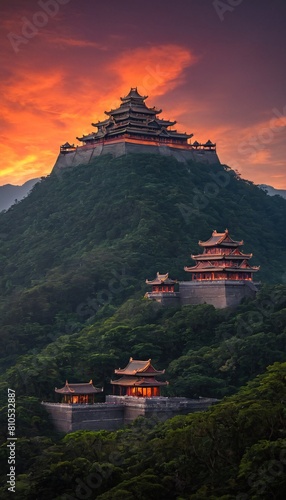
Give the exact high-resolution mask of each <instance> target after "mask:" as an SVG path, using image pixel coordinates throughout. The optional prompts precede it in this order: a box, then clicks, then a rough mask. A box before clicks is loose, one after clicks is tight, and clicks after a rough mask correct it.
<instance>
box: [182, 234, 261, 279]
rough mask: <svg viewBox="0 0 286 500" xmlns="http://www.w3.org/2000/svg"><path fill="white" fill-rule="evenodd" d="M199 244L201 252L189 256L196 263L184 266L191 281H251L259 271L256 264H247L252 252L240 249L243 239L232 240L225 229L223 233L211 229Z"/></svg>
mask: <svg viewBox="0 0 286 500" xmlns="http://www.w3.org/2000/svg"><path fill="white" fill-rule="evenodd" d="M199 245H200V246H201V247H203V249H204V250H203V253H202V254H198V255H192V256H191V257H192V259H193V260H195V261H196V265H195V266H193V267H185V268H184V269H185V271H187V272H189V273H192V280H193V281H209V280H211V281H217V280H234V281H237V280H248V281H252V280H253V273H255V272H257V271H259V267H258V266H251V265H250V264H249V259H251V257H252V254H245V253H243V252H242V251H241V250H240V247H241V246H242V245H243V241H235V240H233V239H232V238H231V237H230V235H229V232H228V230H227V229H226V230H225V231H224V232H223V233H217V231H213V233H212V236H211V238H210V239H209V240H207V241H204V242H203V241H199Z"/></svg>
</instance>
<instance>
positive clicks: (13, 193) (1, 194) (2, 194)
mask: <svg viewBox="0 0 286 500" xmlns="http://www.w3.org/2000/svg"><path fill="white" fill-rule="evenodd" d="M38 180H39V179H37V178H36V179H30V180H29V181H27V182H25V183H24V184H22V186H14V185H13V184H4V186H0V212H2V210H8V208H10V207H11V205H13V204H14V203H15V201H16V200H17V201H20V200H22V199H23V198H24V197H25V196H27V194H28V193H29V192H30V191H31V189H32V188H33V186H34V185H35V184H36V182H38Z"/></svg>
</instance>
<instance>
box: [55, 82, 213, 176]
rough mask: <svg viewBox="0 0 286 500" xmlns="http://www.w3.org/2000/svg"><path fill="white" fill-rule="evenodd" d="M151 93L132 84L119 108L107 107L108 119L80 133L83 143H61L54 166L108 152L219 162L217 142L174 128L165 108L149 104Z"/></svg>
mask: <svg viewBox="0 0 286 500" xmlns="http://www.w3.org/2000/svg"><path fill="white" fill-rule="evenodd" d="M147 97H148V96H142V95H140V94H139V92H138V90H137V87H134V88H131V89H130V91H129V93H128V94H127V95H126V96H125V97H121V98H120V100H121V103H120V105H119V106H118V107H117V108H115V109H111V110H109V111H105V114H106V115H107V118H106V119H105V120H103V121H97V122H95V123H92V124H91V125H92V126H93V127H95V129H96V130H95V131H92V132H90V133H88V134H86V135H85V134H84V135H82V136H80V137H77V140H78V141H79V143H80V145H79V146H74V144H70V143H69V142H66V143H65V144H63V145H62V146H60V154H59V156H58V158H57V161H56V164H55V166H54V170H55V171H58V170H61V169H64V168H68V167H73V166H77V165H81V164H82V165H84V164H87V163H90V161H91V160H93V159H94V158H95V157H97V156H101V155H104V154H112V155H113V156H115V157H118V156H122V155H124V154H129V153H151V154H160V155H165V156H174V157H175V158H176V159H177V160H178V161H180V162H186V161H187V160H193V161H197V162H202V163H208V164H213V163H219V159H218V156H217V153H216V144H215V143H213V142H212V141H210V140H208V141H207V142H206V143H202V142H201V143H199V142H198V141H195V142H194V143H192V142H191V138H192V137H193V133H186V132H179V131H177V130H176V129H174V128H172V127H174V125H175V124H176V121H175V120H165V119H163V118H161V117H160V116H159V115H160V114H161V112H162V110H161V109H157V108H156V107H152V108H149V107H148V106H147V105H146V102H145V101H146V99H147Z"/></svg>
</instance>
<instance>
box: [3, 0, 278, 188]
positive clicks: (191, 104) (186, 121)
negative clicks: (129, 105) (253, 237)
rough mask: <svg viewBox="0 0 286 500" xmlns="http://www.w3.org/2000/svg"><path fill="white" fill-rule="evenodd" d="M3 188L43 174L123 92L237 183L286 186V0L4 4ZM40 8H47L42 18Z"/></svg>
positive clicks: (49, 0)
mask: <svg viewBox="0 0 286 500" xmlns="http://www.w3.org/2000/svg"><path fill="white" fill-rule="evenodd" d="M0 9H1V23H0V24H1V36H0V43H1V56H0V57H1V69H2V71H1V75H2V76H1V83H0V85H1V89H0V90H1V92H0V96H1V97H0V99H1V101H2V102H1V118H0V125H1V142H0V144H1V146H0V147H1V158H2V162H1V169H0V184H5V183H7V182H11V183H22V182H23V181H25V180H27V179H29V178H32V177H37V176H40V175H46V174H48V173H49V172H50V171H51V169H52V167H53V164H54V162H55V159H56V157H57V154H58V150H59V146H60V144H62V143H64V142H66V141H69V142H76V136H80V135H82V134H83V133H88V132H90V131H91V130H92V127H91V125H90V124H91V122H95V121H96V120H98V119H103V118H104V110H106V109H110V108H111V107H114V106H117V105H118V103H119V97H120V96H122V95H126V94H127V93H128V91H129V89H130V87H135V86H137V87H138V90H139V92H140V93H141V94H145V95H146V94H147V95H149V99H148V100H147V104H149V105H150V106H154V105H156V106H157V107H159V108H162V109H163V113H162V114H161V116H162V117H163V118H166V119H175V120H177V122H178V123H177V125H176V128H177V129H178V130H180V131H183V132H184V131H187V132H190V133H194V140H198V141H199V142H200V141H206V140H208V139H211V140H212V141H213V142H216V143H217V150H218V154H219V157H220V159H221V161H222V162H223V163H226V164H229V165H230V166H231V167H233V168H236V169H238V170H239V172H240V173H241V174H242V176H243V177H244V178H247V179H249V180H253V181H254V182H255V183H265V184H270V185H273V186H275V187H277V188H284V189H286V169H285V157H286V145H285V130H286V92H285V89H286V65H285V49H286V29H285V24H286V22H285V21H286V2H285V1H283V0H272V1H271V2H270V1H269V0H241V1H239V0H225V1H216V0H214V1H212V0H210V1H209V0H177V1H176V2H175V1H174V0H172V1H169V0H156V1H154V0H152V1H150V0H145V1H144V2H139V1H137V2H136V0H133V1H131V0H124V1H122V2H119V1H118V0H107V1H106V2H99V1H95V0H85V1H79V0H42V2H41V1H31V0H26V1H25V2H23V1H20V0H9V2H3V1H2V2H1V7H0ZM45 9H46V11H47V12H45Z"/></svg>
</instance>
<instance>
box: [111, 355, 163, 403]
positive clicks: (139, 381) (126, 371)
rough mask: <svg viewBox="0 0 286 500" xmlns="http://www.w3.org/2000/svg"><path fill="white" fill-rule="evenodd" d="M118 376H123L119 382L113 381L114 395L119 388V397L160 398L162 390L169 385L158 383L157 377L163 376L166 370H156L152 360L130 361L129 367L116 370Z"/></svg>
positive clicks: (131, 359)
mask: <svg viewBox="0 0 286 500" xmlns="http://www.w3.org/2000/svg"><path fill="white" fill-rule="evenodd" d="M114 373H115V374H116V375H121V378H120V379H118V380H111V384H112V385H113V393H115V392H116V387H118V392H119V396H134V397H143V398H151V397H155V396H160V388H161V387H162V386H166V385H168V382H161V381H158V380H157V379H156V378H155V377H156V376H158V375H163V374H164V373H165V370H161V371H159V370H156V369H155V368H154V367H153V366H152V365H151V359H148V360H147V361H141V360H136V359H133V358H130V359H129V363H128V365H127V366H126V367H125V368H123V369H121V368H119V369H118V370H114Z"/></svg>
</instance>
